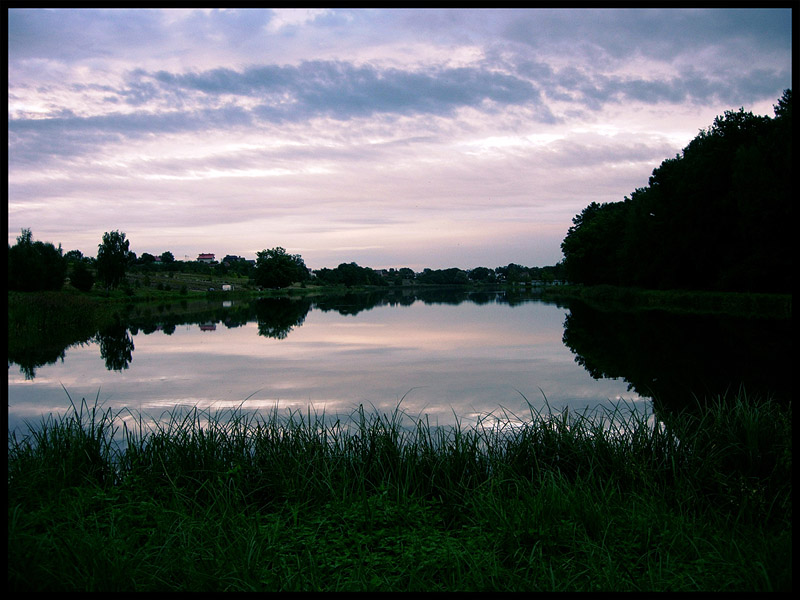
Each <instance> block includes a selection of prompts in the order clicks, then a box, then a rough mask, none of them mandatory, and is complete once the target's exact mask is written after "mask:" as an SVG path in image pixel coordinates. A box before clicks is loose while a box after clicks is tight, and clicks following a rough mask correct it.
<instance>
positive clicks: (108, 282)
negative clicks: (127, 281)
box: [97, 231, 129, 290]
mask: <svg viewBox="0 0 800 600" xmlns="http://www.w3.org/2000/svg"><path fill="white" fill-rule="evenodd" d="M128 248H129V241H128V240H127V239H125V234H124V233H120V232H119V231H111V232H106V233H104V234H103V243H102V244H100V245H99V246H98V250H97V277H98V279H100V281H101V282H102V283H103V285H105V286H106V290H108V289H109V288H115V287H117V286H118V285H119V284H120V283H121V282H122V280H123V279H124V278H125V269H126V268H127V265H128V258H129V256H128V255H129V250H128Z"/></svg>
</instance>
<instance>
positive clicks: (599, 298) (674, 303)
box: [542, 284, 792, 319]
mask: <svg viewBox="0 0 800 600" xmlns="http://www.w3.org/2000/svg"><path fill="white" fill-rule="evenodd" d="M542 293H543V295H544V297H545V298H552V299H577V300H581V301H583V302H585V303H587V304H589V305H590V306H592V307H594V308H596V309H599V310H623V311H629V310H666V311H670V312H675V313H689V314H723V315H730V316H736V317H744V318H758V319H764V318H769V319H791V318H792V295H791V294H767V293H755V292H752V293H751V292H712V291H699V290H646V289H638V288H628V287H617V286H612V285H604V284H603V285H601V284H598V285H590V286H582V285H566V286H549V287H546V288H544V289H543V292H542Z"/></svg>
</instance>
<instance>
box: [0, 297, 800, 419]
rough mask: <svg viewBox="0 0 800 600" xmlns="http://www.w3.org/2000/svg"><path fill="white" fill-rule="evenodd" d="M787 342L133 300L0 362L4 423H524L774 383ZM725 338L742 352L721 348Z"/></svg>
mask: <svg viewBox="0 0 800 600" xmlns="http://www.w3.org/2000/svg"><path fill="white" fill-rule="evenodd" d="M147 313H150V314H147ZM748 327H749V328H750V329H753V331H755V332H756V334H757V333H758V332H761V334H762V338H763V339H762V340H761V342H760V344H761V347H759V348H747V350H748V351H749V352H750V354H753V353H755V354H756V355H757V356H759V357H760V358H759V360H758V362H757V365H756V367H755V372H754V373H744V372H743V371H744V370H746V369H744V367H742V366H741V365H740V364H738V363H739V361H741V362H742V363H743V364H747V365H750V366H751V367H752V366H753V365H754V364H755V363H754V362H753V361H754V360H755V359H753V358H751V357H750V356H749V355H748V356H745V355H746V354H748V353H747V352H745V348H746V347H747V346H748V344H752V342H751V341H749V340H751V339H752V336H753V335H754V334H753V332H749V331H745V330H747V329H748ZM765 327H768V328H769V327H772V329H767V330H766V333H765V329H764V328H765ZM731 331H734V332H737V334H736V335H738V339H734V340H733V341H732V340H731V339H730V335H731V334H730V332H731ZM687 332H692V333H691V337H689V336H690V334H689V333H687ZM745 338H746V339H745ZM766 340H768V341H769V346H770V347H768V348H765V347H764V346H765V343H766ZM788 340H789V336H788V327H787V326H785V325H781V326H777V328H776V326H774V325H769V324H766V325H765V324H763V323H762V324H758V325H756V326H754V325H753V324H752V323H751V324H750V325H747V324H746V323H741V322H736V323H732V324H731V323H728V324H727V325H724V326H723V325H720V321H719V320H718V319H697V318H694V320H693V318H686V317H675V316H668V315H664V314H652V313H640V314H638V315H631V314H614V313H600V312H597V311H593V310H591V309H588V308H587V307H585V306H582V305H570V306H569V307H567V306H560V305H558V304H553V303H546V302H543V301H542V300H541V299H537V298H536V297H521V296H514V295H509V294H506V293H503V292H497V293H480V294H478V293H467V292H460V293H445V292H442V291H439V292H428V293H427V294H420V293H414V294H410V293H409V292H406V293H405V294H403V293H400V292H393V293H390V294H372V295H355V294H353V295H343V296H338V297H316V298H295V299H288V298H283V299H262V300H259V301H255V302H252V303H241V302H236V301H233V302H230V301H228V302H222V301H219V302H213V303H209V304H208V305H206V306H205V307H204V310H203V311H202V312H201V313H194V314H190V315H180V314H172V313H170V311H168V310H167V311H164V310H163V307H162V310H161V311H155V313H153V311H152V310H151V309H150V308H148V309H147V310H143V309H141V308H139V309H137V311H136V314H132V315H131V318H130V322H128V323H120V324H119V325H117V326H116V327H110V328H108V329H106V330H104V331H101V332H98V334H97V335H96V336H94V337H93V338H91V339H90V340H87V341H85V342H84V343H80V344H75V345H73V346H70V347H68V348H66V349H64V350H63V353H62V354H61V358H60V359H58V360H56V361H55V362H49V363H45V364H35V365H30V364H28V365H24V366H19V365H16V364H13V363H11V362H9V370H8V391H9V400H8V413H9V427H10V428H12V427H16V426H17V425H18V424H19V423H20V421H21V420H22V419H29V420H33V421H38V419H39V416H40V415H43V414H47V413H50V412H52V413H62V412H64V411H65V410H66V409H67V408H68V407H69V404H70V400H69V397H68V396H67V394H69V396H70V397H71V398H72V399H73V400H74V401H78V400H80V399H81V398H86V399H87V400H88V401H89V402H90V404H91V403H94V400H95V398H97V399H98V400H99V402H100V403H101V405H102V406H103V407H110V408H112V409H114V410H115V411H117V410H119V409H123V408H130V409H132V410H134V411H137V412H138V411H141V412H144V413H145V414H149V415H153V416H158V415H160V414H161V413H162V412H164V411H169V410H172V409H174V408H175V407H195V406H196V407H199V408H201V409H210V410H212V411H214V410H223V409H226V408H231V407H237V406H240V405H241V406H242V407H243V408H244V409H247V410H267V411H269V410H273V409H275V408H278V409H279V410H280V411H283V410H286V409H291V410H301V411H303V412H306V411H307V410H311V411H312V412H317V413H321V412H323V411H324V412H325V414H326V415H342V416H345V415H349V414H350V413H351V412H352V411H353V410H354V409H355V408H356V407H357V406H359V405H364V406H365V408H367V409H370V410H371V409H373V408H374V409H376V410H378V411H382V412H384V411H385V412H390V411H392V410H393V409H394V408H395V407H396V406H397V405H398V403H401V404H400V405H401V408H402V409H403V410H404V411H405V412H407V413H409V414H410V415H412V416H414V417H418V416H421V415H427V417H428V418H429V419H430V422H431V423H434V424H440V425H449V424H453V423H456V422H459V423H461V424H464V425H469V424H472V423H474V422H476V420H477V419H478V418H480V417H485V416H486V415H488V414H494V415H498V416H500V415H507V414H511V415H517V416H519V417H521V418H524V417H526V416H528V415H529V414H530V406H533V407H534V408H535V409H536V410H543V409H545V408H546V406H547V409H548V410H549V409H551V410H554V411H556V412H558V411H561V410H563V409H564V408H567V407H568V408H569V409H570V410H571V411H573V412H574V411H578V412H580V411H584V410H587V409H596V408H602V407H606V408H611V407H613V406H617V405H619V404H620V403H621V402H622V403H623V404H624V405H625V406H628V407H638V408H637V410H644V411H645V412H646V411H648V410H649V409H650V406H651V397H652V396H653V395H663V396H665V397H667V399H668V400H670V401H671V402H673V403H678V404H680V403H681V402H685V401H686V400H687V398H688V397H689V396H690V395H691V394H692V391H693V390H703V392H708V393H715V392H717V391H719V390H720V387H721V386H730V385H734V386H735V385H739V384H740V383H744V380H743V379H742V377H744V376H745V375H746V376H747V381H746V383H747V385H751V386H754V385H759V386H766V387H770V386H772V387H774V388H775V389H779V388H781V386H784V385H787V384H786V380H787V379H788V370H789V369H788V365H785V364H778V363H780V361H781V360H783V358H776V357H783V356H784V354H785V355H786V356H788V355H789V353H790V342H789V341H788ZM732 344H733V345H734V346H736V345H737V344H741V345H743V346H744V347H742V348H741V349H740V351H739V352H738V354H737V356H736V357H733V356H732V355H731V353H730V350H731V346H732ZM726 348H727V350H726ZM733 361H736V364H734V362H733ZM751 370H752V369H751ZM759 380H760V381H759ZM787 389H788V385H787Z"/></svg>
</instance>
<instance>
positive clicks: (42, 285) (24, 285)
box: [8, 229, 67, 292]
mask: <svg viewBox="0 0 800 600" xmlns="http://www.w3.org/2000/svg"><path fill="white" fill-rule="evenodd" d="M66 274H67V261H66V260H65V259H64V256H63V255H62V250H61V245H60V244H59V247H58V249H56V247H55V246H53V244H51V243H50V242H46V243H45V242H34V241H33V234H32V233H31V230H30V229H23V230H22V233H21V235H20V236H19V237H17V243H16V244H14V246H12V247H10V248H9V249H8V289H10V290H20V291H23V292H34V291H42V290H60V289H61V286H63V285H64V277H66Z"/></svg>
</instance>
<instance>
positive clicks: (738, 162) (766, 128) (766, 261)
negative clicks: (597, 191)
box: [561, 90, 793, 292]
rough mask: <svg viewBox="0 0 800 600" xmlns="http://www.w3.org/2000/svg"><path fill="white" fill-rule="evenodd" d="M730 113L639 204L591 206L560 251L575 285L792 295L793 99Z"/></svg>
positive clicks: (655, 177) (669, 164)
mask: <svg viewBox="0 0 800 600" xmlns="http://www.w3.org/2000/svg"><path fill="white" fill-rule="evenodd" d="M774 109H775V117H774V118H770V117H762V116H755V115H753V114H752V113H750V112H745V111H744V109H740V110H739V111H738V112H733V111H727V112H726V113H725V114H724V116H721V117H717V118H716V120H715V121H714V124H713V125H712V126H711V127H710V128H708V129H706V130H702V131H700V133H699V134H698V135H697V137H695V138H694V139H693V140H692V141H691V142H690V143H689V145H688V146H686V148H684V149H683V152H682V154H679V155H676V157H675V158H671V159H667V160H665V161H664V162H662V163H661V165H660V166H659V167H658V168H656V169H655V170H654V171H653V174H652V176H651V177H650V179H649V183H648V186H647V187H644V188H639V189H637V190H635V191H634V192H633V193H632V194H631V196H630V198H628V197H626V198H625V199H624V200H623V201H620V202H611V203H605V204H598V203H592V204H590V205H589V206H587V207H586V208H585V209H584V210H583V211H582V212H581V213H580V214H579V215H577V216H576V217H575V218H574V219H573V226H572V227H570V229H569V231H568V233H567V236H566V237H565V239H564V241H563V243H562V244H561V248H562V250H563V253H564V266H565V268H566V271H567V277H568V278H569V280H570V281H572V282H575V283H584V284H601V283H605V284H612V285H619V286H635V287H642V288H649V289H692V290H723V291H746V292H753V291H758V292H791V266H792V258H791V252H792V249H791V246H790V238H791V227H792V225H791V223H792V220H791V204H790V202H791V198H790V194H791V188H792V184H793V178H792V93H791V90H786V91H785V92H784V93H783V96H782V97H781V98H780V99H779V100H778V104H777V105H776V106H775V107H774Z"/></svg>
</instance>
